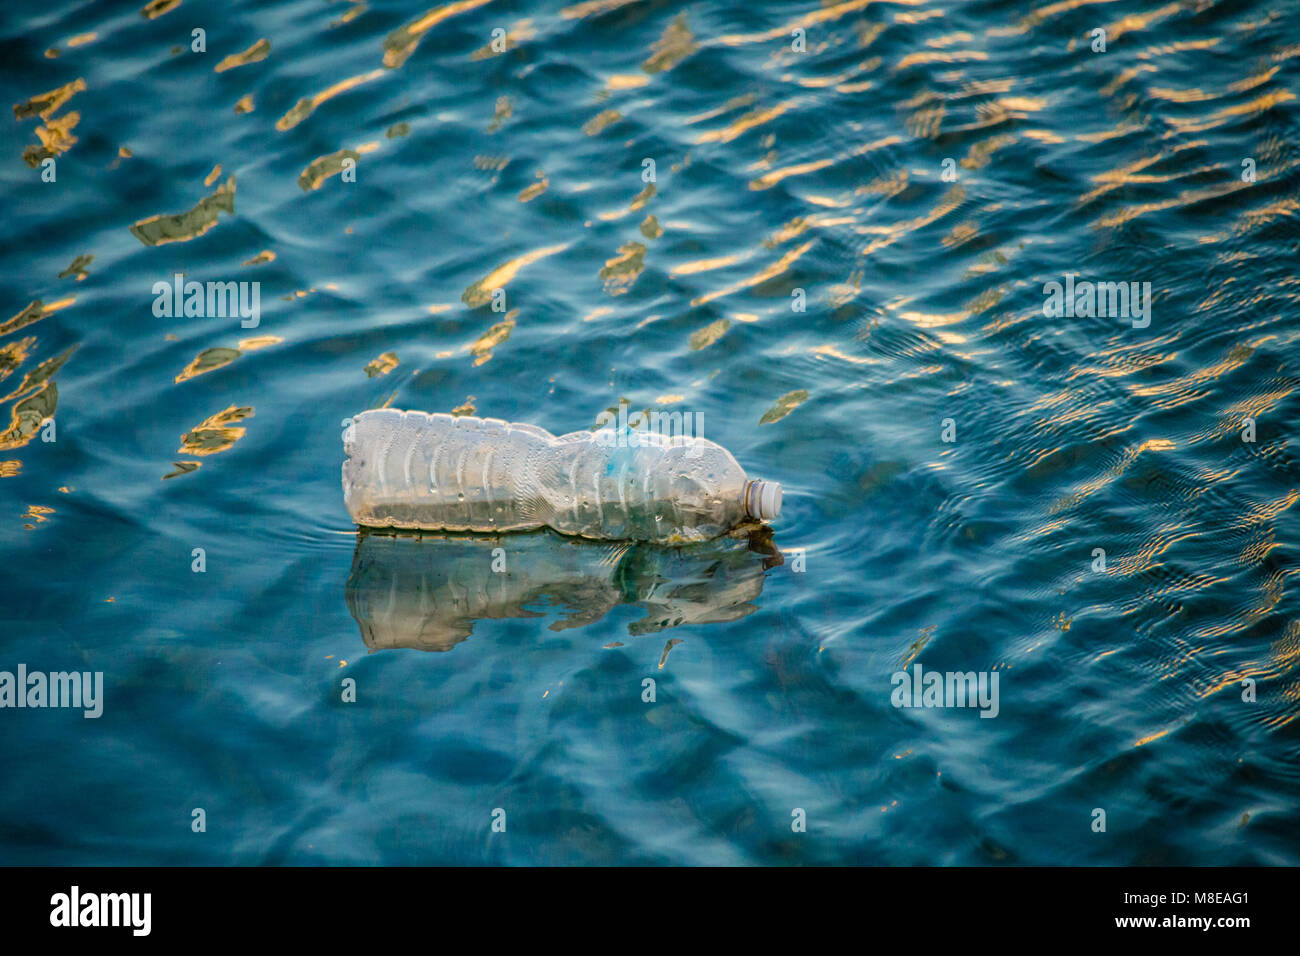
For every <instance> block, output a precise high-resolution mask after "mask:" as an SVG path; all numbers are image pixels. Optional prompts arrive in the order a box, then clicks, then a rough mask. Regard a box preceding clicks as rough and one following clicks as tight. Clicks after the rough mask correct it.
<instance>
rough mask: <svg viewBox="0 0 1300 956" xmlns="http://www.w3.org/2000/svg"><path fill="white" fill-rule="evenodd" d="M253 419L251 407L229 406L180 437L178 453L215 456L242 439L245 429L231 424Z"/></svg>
mask: <svg viewBox="0 0 1300 956" xmlns="http://www.w3.org/2000/svg"><path fill="white" fill-rule="evenodd" d="M252 417H253V409H252V407H251V406H243V407H237V406H235V405H231V406H230V407H229V408H226V409H225V410H223V411H220V412H217V413H216V414H215V415H210V416H208V417H207V418H205V419H204V420H203V421H202V422H200V423H199V424H198V425H195V426H194V428H193V429H192V430H190V431H188V432H186V433H185V434H184V435H182V436H181V447H180V448H178V449H176V450H177V451H178V452H181V453H184V454H187V455H195V456H203V455H216V454H219V453H220V452H223V451H225V450H227V449H228V448H230V447H231V446H232V445H234V444H235V442H237V441H239V439H241V438H243V437H244V432H245V431H246V429H245V428H243V427H242V426H236V425H234V424H233V423H234V422H238V421H243V420H244V419H245V418H252Z"/></svg>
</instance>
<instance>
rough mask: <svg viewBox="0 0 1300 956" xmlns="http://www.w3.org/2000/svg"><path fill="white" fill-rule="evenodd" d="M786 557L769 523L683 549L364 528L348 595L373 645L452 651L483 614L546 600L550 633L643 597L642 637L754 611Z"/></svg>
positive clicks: (535, 613) (530, 611)
mask: <svg viewBox="0 0 1300 956" xmlns="http://www.w3.org/2000/svg"><path fill="white" fill-rule="evenodd" d="M780 563H782V558H781V554H780V552H779V551H777V550H776V548H775V546H774V545H773V544H772V541H771V533H770V531H769V530H767V529H760V530H758V531H756V532H753V533H752V534H750V535H748V536H741V537H730V536H727V537H722V538H717V539H714V540H712V541H707V542H701V543H698V544H693V545H688V546H685V547H679V548H667V547H659V546H655V545H650V544H641V543H633V542H601V541H590V540H584V539H580V538H572V537H566V536H564V535H560V534H556V533H554V532H551V531H539V532H535V533H530V534H511V535H504V536H497V535H476V534H423V535H418V536H416V535H397V534H388V533H375V532H362V533H361V534H360V535H358V539H357V548H356V551H355V553H354V554H353V557H352V573H351V575H350V576H349V578H348V583H347V603H348V610H349V611H351V612H352V616H353V618H355V619H356V622H357V624H358V625H359V626H360V628H361V637H362V639H363V640H364V641H365V643H366V646H367V647H369V648H370V649H371V650H380V649H383V648H394V647H411V648H418V649H420V650H426V651H447V650H451V649H452V648H453V647H455V646H456V645H457V644H459V643H460V642H461V641H463V640H465V639H466V638H467V637H469V636H470V635H471V634H472V633H473V631H474V622H475V621H478V620H499V619H502V618H526V617H543V616H547V615H545V614H544V613H543V611H540V610H538V608H546V607H547V606H548V605H550V606H554V607H555V608H557V609H558V611H559V613H560V617H559V619H557V620H555V621H554V622H552V623H551V624H550V625H549V627H550V629H551V630H553V631H562V630H567V629H569V628H575V627H583V626H585V625H587V624H591V623H594V622H595V621H598V620H600V619H601V618H602V617H604V616H605V614H607V613H608V612H609V611H610V610H611V609H612V608H615V607H617V606H619V605H620V604H633V605H637V606H639V607H642V608H644V609H645V612H646V613H645V617H644V618H642V619H640V620H637V621H634V622H632V623H631V624H629V625H628V632H629V633H630V634H632V635H634V636H635V635H640V634H652V633H654V632H656V631H662V630H665V629H668V628H673V627H678V626H680V625H683V624H708V623H714V622H722V621H735V620H739V619H740V618H743V617H745V616H747V615H748V614H751V613H752V612H754V611H755V610H757V606H756V605H755V604H754V603H753V602H754V601H755V600H756V599H757V598H758V596H759V594H760V593H761V592H762V590H763V578H764V574H765V572H766V570H767V569H768V568H770V567H774V566H775V565H777V564H780ZM494 568H495V569H496V570H494Z"/></svg>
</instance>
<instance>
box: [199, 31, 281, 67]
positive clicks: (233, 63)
mask: <svg viewBox="0 0 1300 956" xmlns="http://www.w3.org/2000/svg"><path fill="white" fill-rule="evenodd" d="M270 55H271V41H270V40H268V39H267V38H266V37H262V39H260V40H258V41H257V42H256V43H254V44H253V45H252V46H250V47H249V48H248V49H247V50H244V51H243V52H242V53H232V54H230V56H228V57H226V58H225V59H223V60H222V61H221V62H220V63H218V64H217V65H216V66H214V67H213V68H212V69H213V70H214V71H215V72H217V73H224V72H226V70H233V69H235V68H236V67H240V66H247V65H248V64H250V63H260V62H261V61H262V60H265V59H266V58H267V57H268V56H270Z"/></svg>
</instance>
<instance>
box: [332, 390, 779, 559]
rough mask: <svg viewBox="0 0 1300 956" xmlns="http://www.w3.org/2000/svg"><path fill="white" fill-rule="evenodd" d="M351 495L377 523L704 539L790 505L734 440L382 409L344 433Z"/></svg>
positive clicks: (346, 493) (355, 507) (353, 507)
mask: <svg viewBox="0 0 1300 956" xmlns="http://www.w3.org/2000/svg"><path fill="white" fill-rule="evenodd" d="M343 450H344V453H345V454H346V455H347V459H346V460H345V461H344V462H343V498H344V501H345V503H346V504H347V508H348V513H349V514H351V515H352V520H353V521H355V522H356V523H357V524H359V525H364V526H367V527H374V528H408V529H426V530H447V531H483V532H494V533H495V532H502V531H521V530H525V529H530V528H540V527H542V526H549V527H551V528H554V529H555V530H556V531H559V532H561V533H563V534H574V535H581V536H583V537H587V538H607V539H631V540H636V541H654V542H659V543H663V544H680V543H682V542H686V541H702V540H706V539H708V538H713V537H716V536H718V535H720V534H723V533H725V532H727V531H729V530H730V529H731V528H733V527H735V526H736V525H738V524H740V523H742V522H743V521H745V520H746V519H750V518H756V519H759V520H767V519H770V518H775V517H776V516H777V515H778V514H780V513H781V486H780V485H779V484H776V483H775V482H770V481H758V480H753V481H751V480H750V479H748V478H747V477H746V476H745V472H744V470H743V469H742V468H741V467H740V465H738V464H736V459H734V458H733V457H732V456H731V453H730V452H728V451H727V450H726V449H725V448H722V447H721V446H720V445H717V444H714V443H713V442H711V441H709V440H707V439H704V438H697V437H692V436H683V435H674V436H672V437H671V438H668V437H664V436H662V435H658V434H655V433H652V432H634V431H628V430H626V429H616V428H612V427H606V428H602V429H599V430H597V431H594V432H589V431H582V432H570V433H569V434H567V435H561V436H560V437H558V438H557V437H556V436H554V435H552V434H551V433H550V432H548V431H546V430H545V429H543V428H538V427H537V426H535V425H519V424H510V423H508V422H503V421H500V420H499V419H495V418H472V417H468V416H462V417H453V416H451V415H445V414H441V413H437V414H428V413H426V412H402V411H397V410H396V409H379V410H373V411H367V412H362V413H361V414H360V415H357V416H356V417H355V418H353V419H352V423H351V424H350V425H348V427H347V429H346V430H345V431H344V433H343Z"/></svg>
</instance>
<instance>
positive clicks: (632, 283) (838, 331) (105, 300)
mask: <svg viewBox="0 0 1300 956" xmlns="http://www.w3.org/2000/svg"><path fill="white" fill-rule="evenodd" d="M428 2H429V0H421V2H415V0H391V2H380V0H371V2H369V3H368V4H367V3H362V2H351V0H334V2H325V0H296V2H280V3H273V2H254V0H233V2H232V0H221V2H217V0H183V2H182V3H180V4H179V5H178V6H172V7H170V8H168V6H167V4H165V3H164V4H161V5H159V4H152V5H151V8H147V9H146V13H147V14H153V16H148V15H142V12H141V7H142V6H144V4H143V0H132V2H110V0H100V2H71V3H70V2H43V3H34V2H17V3H5V4H4V5H3V10H0V75H2V78H3V79H2V82H3V87H4V95H5V96H7V98H8V99H7V102H9V103H12V104H16V105H17V106H18V107H19V109H18V110H17V115H15V116H14V117H13V118H12V119H8V120H5V121H4V122H3V123H0V129H2V130H3V134H2V135H0V201H2V203H3V209H4V225H5V228H4V230H3V238H2V239H0V243H3V245H2V247H0V248H3V253H2V259H0V262H2V264H3V265H2V268H0V302H2V303H4V304H3V307H2V308H0V569H2V570H0V575H2V578H0V580H3V585H4V588H3V599H2V600H0V671H9V672H13V671H14V670H15V669H16V668H17V667H18V665H19V664H23V665H25V666H26V668H27V669H28V670H29V671H44V672H55V671H65V670H72V669H75V670H79V671H88V672H92V673H93V672H102V674H103V687H104V689H103V713H102V716H100V717H98V718H97V719H86V718H84V717H83V716H82V713H81V711H79V710H74V709H53V708H46V709H27V708H24V709H3V710H0V754H2V755H3V766H4V772H3V775H2V776H0V862H4V863H90V864H101V863H103V864H106V863H127V864H145V863H163V864H182V863H207V864H226V863H239V864H254V863H266V864H279V863H285V864H326V863H330V864H377V863H385V864H406V863H469V864H481V863H488V864H569V863H590V864H607V863H653V864H659V863H675V864H753V863H762V864H787V863H841V862H842V863H888V864H1029V863H1034V864H1146V863H1166V864H1183V863H1191V864H1229V863H1247V864H1293V865H1294V864H1296V863H1300V836H1298V835H1297V828H1296V819H1297V796H1298V795H1300V766H1298V758H1300V723H1298V722H1297V720H1296V718H1297V716H1298V715H1300V601H1298V600H1297V589H1298V588H1300V583H1296V582H1292V580H1291V579H1292V577H1294V576H1295V575H1296V573H1297V566H1298V559H1300V541H1298V535H1297V531H1298V527H1297V521H1296V511H1295V507H1296V503H1297V498H1298V496H1300V461H1298V459H1297V453H1296V451H1295V449H1294V448H1293V447H1292V445H1293V443H1294V441H1295V437H1294V429H1295V422H1296V421H1297V418H1298V415H1297V413H1298V412H1300V397H1298V396H1297V384H1298V383H1300V378H1298V375H1300V372H1298V371H1297V367H1296V355H1297V336H1298V333H1300V322H1297V314H1298V312H1300V279H1298V278H1297V269H1296V264H1297V253H1298V252H1300V229H1298V228H1297V216H1298V214H1300V146H1298V145H1297V143H1298V142H1300V140H1298V138H1297V130H1298V129H1300V122H1298V121H1300V106H1298V103H1300V101H1298V100H1297V95H1298V93H1300V29H1298V26H1300V12H1298V10H1297V4H1296V3H1294V2H1282V0H1268V2H1248V0H1218V2H1214V0H1199V2H1170V3H1162V2H1161V0H1150V2H1136V0H1116V2H1095V3H1089V2H1086V0H1080V2H1069V3H1050V4H1045V5H1042V6H1040V7H1038V8H1037V9H1035V8H1034V7H1033V5H1032V4H1029V3H1023V4H1022V3H1010V2H971V3H932V2H925V0H915V2H911V0H903V2H893V3H890V2H866V0H861V2H859V0H846V2H841V3H817V2H814V0H802V2H763V3H758V2H755V3H732V4H726V3H722V2H718V0H707V2H706V0H701V2H695V3H683V4H672V3H666V2H653V0H595V2H587V3H572V4H566V3H564V2H561V0H544V2H538V3H533V4H529V3H523V2H515V3H508V2H503V0H491V2H488V0H461V2H459V3H453V4H449V5H446V6H432V7H430V6H427V4H428ZM1095 28H1102V29H1104V30H1105V31H1106V33H1105V39H1106V49H1105V51H1104V52H1102V51H1100V50H1098V51H1096V52H1094V49H1093V46H1094V45H1095V44H1096V40H1095V39H1094V38H1093V34H1092V31H1093V30H1094V29H1095ZM195 29H202V30H203V31H204V33H203V34H202V36H203V40H204V43H203V45H204V47H205V49H204V51H203V52H196V51H195V50H194V48H193V44H194V43H195V40H194V36H195V35H194V34H193V33H192V31H193V30H195ZM497 29H500V30H503V31H506V32H505V34H504V36H505V37H506V38H507V39H506V49H505V50H504V52H500V53H498V52H496V51H495V50H494V49H493V47H492V41H493V31H494V30H497ZM799 31H802V33H800V32H799ZM498 36H501V34H498ZM263 39H265V40H266V41H267V43H268V44H269V50H267V49H266V48H265V46H260V45H258V41H260V40H263ZM800 45H802V50H801V51H800V50H796V49H794V48H793V47H795V46H800ZM246 51H251V52H248V53H247V54H246V55H244V56H242V57H240V56H239V55H241V54H245V52H246ZM262 54H264V55H262ZM231 56H236V57H237V61H236V62H237V63H238V60H245V61H248V62H242V63H238V65H233V66H231V65H229V63H226V64H224V65H226V66H227V68H225V69H220V70H218V66H220V65H223V60H225V59H226V58H227V57H231ZM56 90H62V93H60V94H58V95H56V96H53V97H49V96H45V95H44V94H47V93H49V92H50V91H56ZM237 106H238V109H237V108H236V107H237ZM42 114H44V115H42ZM74 117H75V120H74ZM25 157H26V158H25ZM46 159H50V160H53V164H52V165H51V164H47V163H45V162H44V160H46ZM344 160H347V161H348V162H347V163H345V162H344ZM646 160H653V173H654V176H653V182H650V181H649V179H650V172H651V166H650V165H649V164H647V163H646V162H645V161H646ZM945 160H951V162H945ZM1245 161H1248V162H1245ZM218 166H219V167H220V169H219V170H218V169H217V168H216V167H218ZM47 169H48V170H51V171H52V172H53V181H49V182H47V181H43V179H42V175H43V173H44V172H45V171H46V170H47ZM158 217H163V218H161V219H159V218H158ZM163 240H167V241H163ZM92 256H93V259H86V258H84V257H92ZM178 272H179V273H184V274H185V277H186V279H187V280H193V281H198V282H209V281H212V282H257V283H260V285H259V287H258V288H259V290H260V293H259V294H260V314H259V316H258V319H259V321H258V324H257V325H256V327H252V326H249V327H243V325H242V324H241V321H240V319H239V318H238V317H231V316H229V315H226V316H220V315H210V314H205V315H189V316H187V315H185V314H183V313H182V314H181V315H179V316H177V315H171V316H168V315H165V314H164V315H161V316H160V315H158V314H156V313H155V299H156V296H155V294H154V292H153V287H154V284H155V283H160V282H161V283H170V282H171V281H172V277H173V276H174V275H175V274H176V273H178ZM1067 275H1072V276H1074V278H1075V280H1077V281H1079V282H1083V281H1093V282H1096V281H1104V282H1123V283H1130V282H1133V283H1138V284H1139V289H1140V288H1141V283H1150V290H1151V299H1150V300H1149V305H1150V309H1149V313H1148V314H1147V316H1146V319H1147V320H1149V324H1147V323H1146V322H1144V321H1143V320H1142V319H1141V317H1139V316H1138V315H1137V314H1136V312H1135V314H1134V315H1132V316H1130V317H1129V318H1128V319H1123V318H1121V317H1118V316H1116V315H1107V316H1104V317H1103V316H1098V315H1095V314H1093V315H1087V314H1079V312H1078V311H1074V310H1072V311H1073V312H1074V314H1070V315H1059V316H1057V315H1050V316H1049V315H1046V314H1045V308H1044V307H1045V302H1046V300H1047V299H1048V296H1047V294H1045V292H1044V287H1045V285H1047V284H1048V283H1051V282H1054V281H1056V282H1062V283H1064V282H1065V281H1066V276H1067ZM800 303H802V304H804V305H805V306H806V308H805V310H804V311H796V308H797V307H798V305H799V304H800ZM494 307H495V308H494ZM1049 311H1050V310H1049ZM624 399H626V401H627V403H628V404H629V407H630V408H631V409H633V410H641V409H647V408H650V409H656V410H662V411H681V412H684V413H690V414H692V415H701V416H703V428H702V430H703V433H704V434H705V436H706V437H709V438H712V439H713V440H715V441H718V442H719V443H721V444H723V445H724V446H726V447H727V448H729V449H730V450H731V451H732V452H733V453H734V454H735V455H736V457H737V459H738V460H739V461H740V462H741V463H742V465H744V466H745V468H746V469H747V470H748V471H749V473H750V474H751V475H758V476H761V477H764V478H768V479H773V480H777V481H780V482H781V483H782V484H783V486H784V489H785V510H784V512H783V514H782V515H781V517H780V518H779V519H778V520H777V521H775V522H774V523H773V528H772V531H773V534H772V536H771V538H770V540H767V539H764V538H762V537H761V536H760V537H758V538H755V539H751V540H750V541H748V542H746V541H744V540H741V539H732V538H726V539H722V540H721V541H717V542H712V543H709V544H707V545H703V546H697V547H695V548H693V549H684V550H681V551H674V550H672V549H668V550H656V549H653V548H647V547H645V546H629V545H618V544H613V545H611V544H603V545H601V544H587V543H581V542H573V541H570V540H566V539H563V538H559V537H557V536H555V535H551V534H547V533H541V534H536V535H528V536H519V537H516V538H506V539H502V540H500V541H492V540H486V541H484V540H481V539H466V538H463V537H456V536H441V535H430V536H426V537H425V538H423V539H418V538H400V537H399V538H393V537H376V536H364V537H362V538H360V539H359V538H358V534H357V531H356V529H355V528H354V527H353V526H352V524H351V523H350V521H349V519H348V516H347V513H346V511H345V510H344V508H343V501H342V494H341V489H340V480H339V478H340V475H339V466H340V463H341V460H342V445H341V441H340V435H341V431H342V427H343V424H342V423H343V422H344V420H345V419H346V418H348V417H349V416H350V415H353V414H355V413H356V412H358V411H360V410H362V409H365V408H371V407H379V406H384V405H387V406H389V407H394V408H418V409H423V410H427V411H444V412H451V411H458V412H459V413H461V414H465V413H471V412H472V413H474V414H478V415H483V416H491V417H496V418H502V419H506V420H511V421H527V422H534V423H536V424H538V425H540V426H542V427H545V428H547V429H549V430H551V431H552V432H555V433H557V434H558V433H562V432H566V431H571V430H575V429H579V428H585V427H590V426H591V425H592V424H593V423H594V422H595V420H596V418H597V416H598V415H600V413H601V412H602V411H604V410H606V409H610V408H616V407H617V406H618V405H619V403H620V401H621V400H624ZM51 423H52V424H51ZM50 439H52V440H50ZM1248 439H1250V440H1248ZM495 548H500V549H502V553H503V554H504V555H505V557H506V559H507V570H508V572H509V573H508V574H507V575H506V576H504V577H503V576H502V575H501V574H498V573H497V572H495V571H491V570H489V567H490V561H491V560H492V558H491V555H492V554H493V549H495ZM198 549H201V550H198ZM1097 549H1101V551H1100V552H1099V551H1098V550H1097ZM1102 552H1104V554H1102ZM1103 559H1104V565H1103V563H1102V562H1103ZM200 566H201V567H202V568H203V570H202V571H201V572H200V571H197V570H195V568H196V567H200ZM494 589H495V590H494ZM917 664H920V665H921V666H922V667H923V669H924V670H925V671H929V672H940V673H944V672H974V673H977V674H981V675H984V676H985V677H986V678H990V677H991V676H992V675H995V674H996V675H997V677H998V681H999V683H998V687H999V695H1000V696H999V701H998V704H999V706H998V712H997V716H996V717H993V718H991V719H986V718H983V717H981V716H980V711H979V710H978V709H972V708H959V707H915V708H906V707H896V706H894V703H893V702H892V701H891V695H892V693H893V690H894V684H893V680H892V675H894V674H895V673H896V672H899V671H903V670H906V671H908V672H909V673H912V672H914V669H915V666H916V665H917ZM647 680H652V681H653V682H654V684H653V691H654V700H653V702H649V701H647V700H644V699H643V695H646V694H647V693H648V691H647V688H648V687H650V686H651V685H647V684H645V683H644V682H645V681H647ZM349 689H351V690H349ZM353 691H354V692H355V701H348V700H345V699H344V697H345V695H350V693H351V692H353ZM1252 698H1253V699H1252ZM199 809H201V810H202V811H203V813H202V814H201V815H198V816H196V814H195V811H196V810H199ZM498 810H500V811H502V812H501V813H495V812H494V811H498ZM1098 810H1101V811H1104V812H1105V829H1104V831H1100V830H1099V829H1098V828H1097V822H1096V821H1098V820H1099V819H1100V818H1099V816H1098V814H1097V813H1096V812H1095V811H1098ZM200 817H201V818H202V820H203V822H204V824H205V828H204V829H202V831H201V832H196V831H195V827H196V826H197V825H198V824H197V823H196V820H197V819H199V818H200ZM800 819H804V820H806V829H805V830H804V832H799V828H798V824H799V822H800ZM494 820H504V822H505V831H504V832H494V831H493V822H494Z"/></svg>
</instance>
